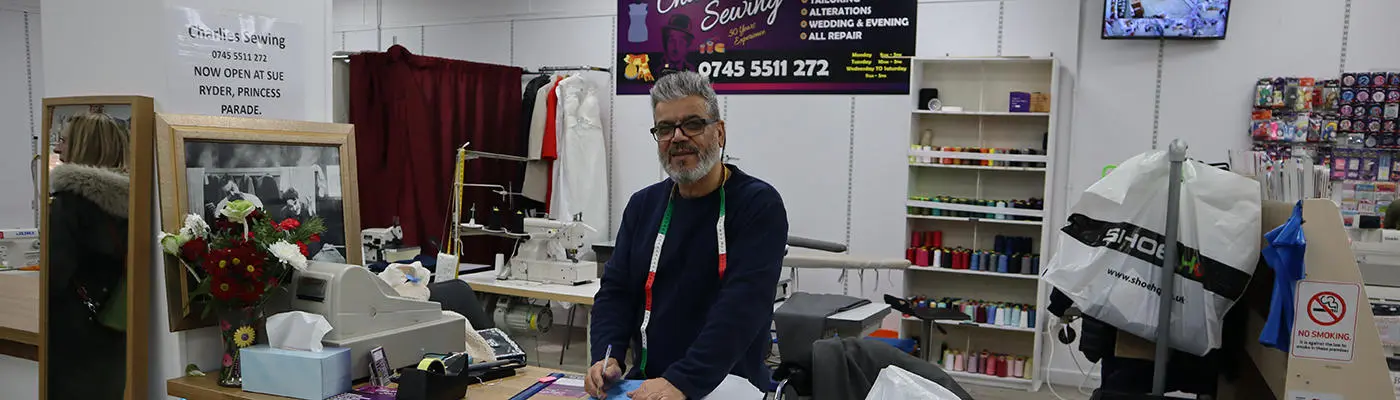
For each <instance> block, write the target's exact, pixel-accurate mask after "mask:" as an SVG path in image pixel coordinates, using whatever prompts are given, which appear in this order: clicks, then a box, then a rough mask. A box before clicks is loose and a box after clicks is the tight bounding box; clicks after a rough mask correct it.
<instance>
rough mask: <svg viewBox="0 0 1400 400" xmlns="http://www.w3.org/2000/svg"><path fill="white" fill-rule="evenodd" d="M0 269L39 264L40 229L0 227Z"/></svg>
mask: <svg viewBox="0 0 1400 400" xmlns="http://www.w3.org/2000/svg"><path fill="white" fill-rule="evenodd" d="M0 256H3V260H4V265H0V270H5V269H18V268H24V267H28V266H31V265H39V230H38V229H0Z"/></svg>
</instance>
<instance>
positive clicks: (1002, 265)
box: [997, 254, 1008, 274]
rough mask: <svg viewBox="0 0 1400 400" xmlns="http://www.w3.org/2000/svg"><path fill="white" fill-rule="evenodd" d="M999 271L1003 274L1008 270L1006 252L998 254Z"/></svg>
mask: <svg viewBox="0 0 1400 400" xmlns="http://www.w3.org/2000/svg"><path fill="white" fill-rule="evenodd" d="M997 272H1000V273H1003V274H1004V273H1007V272H1008V268H1007V265H1006V255H1005V254H997Z"/></svg>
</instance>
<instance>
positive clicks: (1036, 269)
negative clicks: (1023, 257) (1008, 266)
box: [1031, 255, 1040, 275]
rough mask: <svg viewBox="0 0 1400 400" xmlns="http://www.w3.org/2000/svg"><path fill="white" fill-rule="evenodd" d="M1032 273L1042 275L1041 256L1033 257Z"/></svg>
mask: <svg viewBox="0 0 1400 400" xmlns="http://www.w3.org/2000/svg"><path fill="white" fill-rule="evenodd" d="M1031 273H1032V274H1035V275H1040V256H1039V255H1036V256H1034V257H1031Z"/></svg>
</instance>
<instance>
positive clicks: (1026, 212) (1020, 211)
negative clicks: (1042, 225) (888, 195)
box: [905, 200, 1045, 222]
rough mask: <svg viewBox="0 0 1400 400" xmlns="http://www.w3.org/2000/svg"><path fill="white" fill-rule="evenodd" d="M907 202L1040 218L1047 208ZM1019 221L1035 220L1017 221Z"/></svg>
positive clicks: (942, 208)
mask: <svg viewBox="0 0 1400 400" xmlns="http://www.w3.org/2000/svg"><path fill="white" fill-rule="evenodd" d="M905 204H906V205H908V206H909V207H918V208H934V209H939V210H949V211H963V212H972V213H979V214H1003V215H1017V216H1022V217H1039V218H1045V210H1033V209H1028V208H1011V207H987V206H973V205H967V204H953V203H939V202H936V201H918V200H909V201H908V203H905ZM984 220H987V221H1011V220H1000V219H992V218H984ZM1017 222H1034V221H1017Z"/></svg>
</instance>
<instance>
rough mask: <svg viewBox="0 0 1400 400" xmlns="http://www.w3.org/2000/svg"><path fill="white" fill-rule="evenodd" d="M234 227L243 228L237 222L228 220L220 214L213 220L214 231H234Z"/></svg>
mask: <svg viewBox="0 0 1400 400" xmlns="http://www.w3.org/2000/svg"><path fill="white" fill-rule="evenodd" d="M236 229H237V230H241V229H243V228H242V227H241V226H239V225H238V224H236V223H234V222H233V221H229V220H228V218H224V217H222V216H220V217H219V218H217V219H215V220H214V231H215V232H220V233H227V232H232V231H234V230H236Z"/></svg>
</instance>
